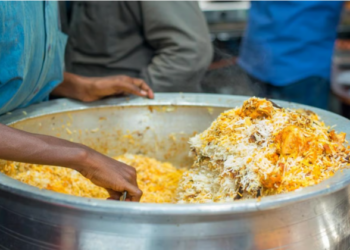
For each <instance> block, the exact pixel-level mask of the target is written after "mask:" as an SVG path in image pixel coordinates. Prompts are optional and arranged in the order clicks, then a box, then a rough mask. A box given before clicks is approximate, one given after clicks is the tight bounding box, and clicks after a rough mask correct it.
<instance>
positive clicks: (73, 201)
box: [0, 94, 350, 250]
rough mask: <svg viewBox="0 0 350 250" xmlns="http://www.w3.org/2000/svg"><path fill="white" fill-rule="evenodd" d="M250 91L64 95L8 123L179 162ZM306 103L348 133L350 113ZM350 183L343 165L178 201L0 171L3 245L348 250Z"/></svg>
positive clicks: (68, 249) (102, 249) (32, 248)
mask: <svg viewBox="0 0 350 250" xmlns="http://www.w3.org/2000/svg"><path fill="white" fill-rule="evenodd" d="M246 98H247V97H238V96H223V95H220V96H219V95H195V94H157V95H156V99H155V100H145V99H141V98H130V99H127V98H126V99H109V100H103V101H100V102H95V103H91V104H82V103H79V102H74V101H71V100H66V99H62V100H56V101H51V102H47V103H42V104H39V105H33V106H31V107H29V108H26V109H25V110H17V111H15V112H13V113H12V114H6V115H4V116H2V117H1V118H0V122H2V123H6V124H11V125H12V126H13V127H16V128H19V129H23V130H26V131H30V132H36V133H42V134H48V135H54V136H60V137H62V138H66V139H70V140H73V141H80V142H83V143H86V144H87V145H90V146H92V147H94V148H96V149H97V150H100V151H102V152H104V153H106V154H109V155H118V154H122V153H124V152H126V151H128V152H130V153H143V154H146V155H149V156H153V157H156V158H158V159H159V160H167V161H170V162H173V163H174V164H175V165H177V166H181V165H188V164H190V162H191V159H190V158H188V156H187V155H188V145H187V140H188V138H189V137H190V136H192V134H193V133H194V132H200V131H202V130H204V129H205V128H207V127H208V126H209V125H210V123H211V122H212V121H213V120H214V119H215V118H216V117H217V115H218V114H219V113H220V112H222V111H224V110H226V109H228V108H231V107H235V106H238V105H241V104H242V102H243V101H244V100H245V99H246ZM276 102H277V103H279V104H280V105H281V106H284V107H294V108H295V107H304V108H305V106H302V105H296V104H291V103H286V102H279V101H276ZM306 108H307V109H311V110H313V111H315V112H317V113H318V114H319V115H320V116H321V117H322V118H323V119H324V120H325V122H326V123H327V124H336V125H337V127H336V129H337V130H338V131H344V132H346V133H348V134H350V122H349V121H348V120H347V119H345V118H342V117H340V116H338V115H335V114H332V113H330V112H327V111H323V110H319V109H314V108H311V107H306ZM130 135H131V136H130ZM349 183H350V173H349V172H348V171H344V172H343V173H339V174H336V175H335V176H334V177H332V178H330V179H329V180H326V181H324V182H323V183H321V184H319V185H316V186H313V187H308V188H305V189H303V190H299V191H297V192H292V193H288V194H282V195H276V196H270V197H266V198H263V199H262V200H261V201H257V200H245V201H244V200H243V201H235V202H229V203H224V204H199V205H175V204H139V203H126V202H117V201H110V200H97V199H87V198H80V197H73V196H69V195H64V194H59V193H54V192H51V191H47V190H39V189H37V188H35V187H31V186H28V185H25V184H23V183H20V182H18V181H15V180H12V179H10V178H8V177H7V176H4V175H0V249H14V250H21V249H28V250H44V249H45V250H46V249H47V250H55V249H60V250H73V249H83V250H90V249H91V250H115V249H122V250H124V249H125V250H131V249H132V250H163V249H165V250H172V249H186V250H197V249H198V250H209V249H214V250H216V249H218V250H232V249H239V250H244V249H297V250H301V249H305V250H314V249H349V247H350V244H349V241H350V227H349V219H350V209H349V208H350V205H349V191H350V189H349V186H348V185H349Z"/></svg>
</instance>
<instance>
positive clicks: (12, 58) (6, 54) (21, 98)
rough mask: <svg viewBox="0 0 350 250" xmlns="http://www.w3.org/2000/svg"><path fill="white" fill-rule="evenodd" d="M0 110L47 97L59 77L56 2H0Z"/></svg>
mask: <svg viewBox="0 0 350 250" xmlns="http://www.w3.org/2000/svg"><path fill="white" fill-rule="evenodd" d="M0 20H1V25H0V114H3V113H5V112H8V111H11V110H13V109H16V108H21V107H25V106H27V105H30V104H32V103H36V102H40V101H43V100H45V99H47V98H48V95H49V93H50V92H51V91H52V89H53V88H54V87H55V86H57V84H58V83H60V82H62V80H63V67H64V66H63V62H64V60H63V59H64V58H63V56H64V46H65V42H66V36H65V35H64V34H62V33H60V32H59V17H58V9H57V3H56V2H51V1H45V2H41V1H39V2H30V1H20V2H6V1H4V2H0Z"/></svg>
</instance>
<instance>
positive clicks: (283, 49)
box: [238, 1, 343, 109]
mask: <svg viewBox="0 0 350 250" xmlns="http://www.w3.org/2000/svg"><path fill="white" fill-rule="evenodd" d="M342 5H343V3H342V2H337V1H254V2H251V8H250V12H249V18H248V23H247V28H246V31H245V35H244V38H243V41H242V44H241V49H240V55H239V60H238V65H239V66H240V67H241V68H242V69H243V70H244V71H245V72H246V73H247V74H248V76H249V79H250V83H248V84H251V85H250V87H251V89H252V90H253V94H255V95H258V96H263V97H269V98H274V99H282V100H286V101H292V102H297V103H302V104H307V105H311V106H315V107H319V108H323V109H326V108H327V104H328V95H329V90H330V72H331V62H332V54H333V47H334V43H335V39H336V34H337V26H338V23H339V18H340V15H341V10H342Z"/></svg>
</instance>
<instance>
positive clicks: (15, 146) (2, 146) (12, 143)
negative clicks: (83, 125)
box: [0, 124, 88, 171]
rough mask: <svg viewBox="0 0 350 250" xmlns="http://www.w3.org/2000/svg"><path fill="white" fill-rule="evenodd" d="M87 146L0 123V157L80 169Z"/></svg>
mask: <svg viewBox="0 0 350 250" xmlns="http://www.w3.org/2000/svg"><path fill="white" fill-rule="evenodd" d="M87 151H88V148H87V147H85V146H83V145H80V144H76V143H71V142H69V141H65V140H62V139H58V138H55V137H51V136H45V135H38V134H31V133H27V132H24V131H20V130H17V129H13V128H10V127H7V126H5V125H3V124H0V158H1V159H4V160H12V161H20V162H27V163H35V164H45V165H57V166H64V167H70V168H73V169H75V170H78V171H81V169H79V167H78V163H79V162H82V161H84V160H85V158H86V155H87Z"/></svg>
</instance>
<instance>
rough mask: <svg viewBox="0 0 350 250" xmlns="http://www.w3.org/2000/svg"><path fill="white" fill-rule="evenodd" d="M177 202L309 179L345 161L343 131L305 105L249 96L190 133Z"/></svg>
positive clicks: (221, 198)
mask: <svg viewBox="0 0 350 250" xmlns="http://www.w3.org/2000/svg"><path fill="white" fill-rule="evenodd" d="M190 146H191V150H192V154H193V155H194V157H195V160H194V164H193V166H192V167H191V168H190V169H188V170H187V171H186V172H185V173H184V175H183V177H182V179H181V180H180V183H179V188H178V191H177V201H178V203H203V202H227V201H233V200H237V199H248V198H257V197H262V196H267V195H273V194H279V193H286V192H290V191H294V190H297V189H300V188H303V187H307V186H312V185H315V184H317V183H319V182H321V181H323V180H325V179H327V178H329V177H331V176H333V175H334V174H335V172H337V171H338V170H341V169H344V168H347V167H348V164H349V163H348V162H349V157H348V155H349V147H346V146H345V133H336V132H335V131H334V130H332V129H331V128H330V127H328V126H326V125H325V124H324V123H323V122H322V121H321V120H320V118H319V117H318V116H317V115H316V114H315V113H313V112H311V111H308V110H292V109H287V108H281V107H279V106H277V105H276V104H274V103H273V102H271V101H269V100H266V99H258V98H250V99H248V100H247V101H245V102H244V104H243V106H242V107H239V108H235V109H232V110H228V111H226V112H224V113H222V114H221V115H220V116H219V117H218V118H217V119H216V120H215V121H214V122H213V123H212V124H211V126H210V127H209V128H208V129H207V130H205V131H204V132H203V133H200V134H198V135H196V136H194V137H193V138H191V139H190Z"/></svg>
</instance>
